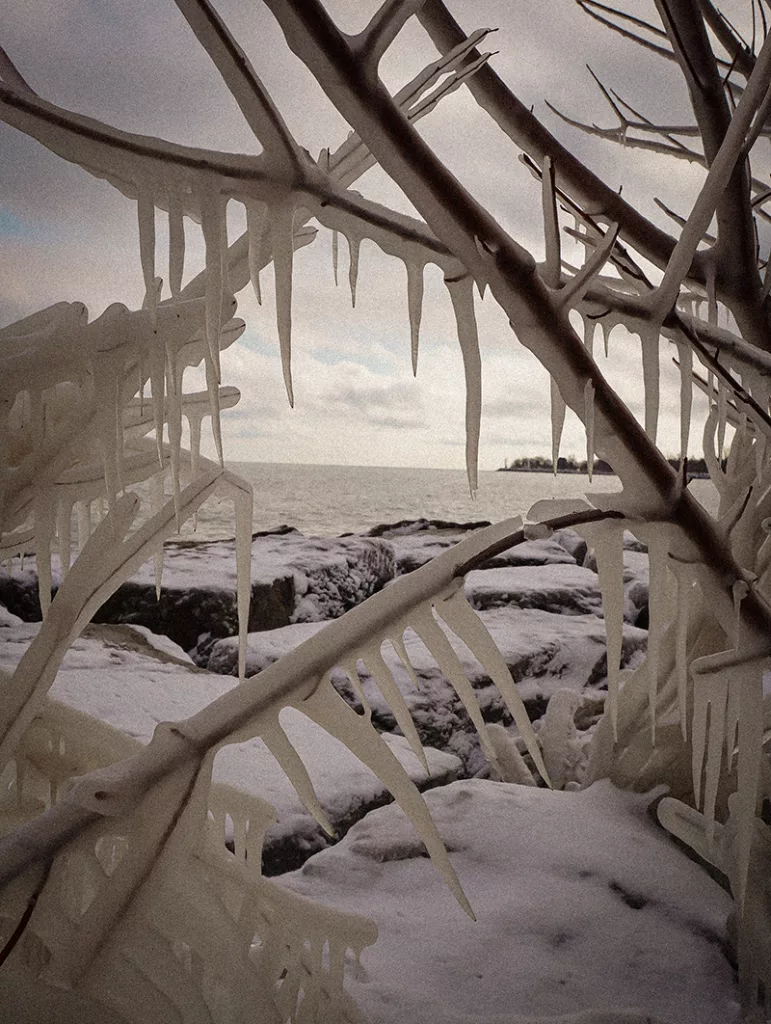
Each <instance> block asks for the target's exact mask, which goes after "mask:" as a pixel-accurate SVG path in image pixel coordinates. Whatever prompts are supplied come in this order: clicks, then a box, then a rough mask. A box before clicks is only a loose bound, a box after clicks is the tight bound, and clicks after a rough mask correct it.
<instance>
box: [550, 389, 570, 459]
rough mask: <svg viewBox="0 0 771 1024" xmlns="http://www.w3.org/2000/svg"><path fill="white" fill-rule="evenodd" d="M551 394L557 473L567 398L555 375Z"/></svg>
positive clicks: (553, 446)
mask: <svg viewBox="0 0 771 1024" xmlns="http://www.w3.org/2000/svg"><path fill="white" fill-rule="evenodd" d="M549 395H550V399H551V462H552V467H553V470H554V475H555V476H556V475H557V462H558V461H559V455H560V441H561V440H562V430H563V427H564V426H565V410H566V408H567V406H566V405H565V400H564V398H563V397H562V395H561V394H560V389H559V388H558V387H557V382H556V380H555V379H554V378H553V377H550V378H549Z"/></svg>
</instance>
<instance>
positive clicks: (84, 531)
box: [75, 501, 91, 551]
mask: <svg viewBox="0 0 771 1024" xmlns="http://www.w3.org/2000/svg"><path fill="white" fill-rule="evenodd" d="M75 508H76V514H77V523H78V551H82V550H83V548H84V546H85V543H86V541H87V540H88V538H89V537H90V536H91V502H90V501H79V502H77V503H76V505H75Z"/></svg>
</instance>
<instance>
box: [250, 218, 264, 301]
mask: <svg viewBox="0 0 771 1024" xmlns="http://www.w3.org/2000/svg"><path fill="white" fill-rule="evenodd" d="M267 214H268V208H267V206H266V205H265V203H260V204H259V206H254V205H252V204H251V203H247V205H246V231H247V234H248V238H249V277H250V279H251V282H252V288H253V289H254V296H255V298H256V299H257V302H258V303H259V305H262V286H261V285H260V270H261V269H262V236H263V233H264V231H265V223H266V221H267Z"/></svg>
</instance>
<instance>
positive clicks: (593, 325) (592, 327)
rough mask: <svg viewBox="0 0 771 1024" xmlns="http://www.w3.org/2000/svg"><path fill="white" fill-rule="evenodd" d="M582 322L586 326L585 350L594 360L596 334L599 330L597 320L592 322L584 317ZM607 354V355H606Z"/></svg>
mask: <svg viewBox="0 0 771 1024" xmlns="http://www.w3.org/2000/svg"><path fill="white" fill-rule="evenodd" d="M581 320H582V321H583V325H584V348H585V349H586V351H587V352H588V353H589V355H590V356H591V357H592V359H593V358H594V333H595V331H596V329H597V322H596V320H590V319H589V318H588V317H586V316H582V317H581ZM606 354H607V353H606Z"/></svg>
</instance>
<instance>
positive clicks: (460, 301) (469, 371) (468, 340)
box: [444, 273, 482, 495]
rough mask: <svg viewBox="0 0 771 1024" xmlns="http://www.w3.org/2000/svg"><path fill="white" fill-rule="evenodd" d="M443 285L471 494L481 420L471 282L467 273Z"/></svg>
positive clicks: (472, 283) (473, 485)
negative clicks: (462, 389) (459, 368)
mask: <svg viewBox="0 0 771 1024" xmlns="http://www.w3.org/2000/svg"><path fill="white" fill-rule="evenodd" d="M444 282H445V284H446V286H447V290H448V291H449V293H450V299H451V301H452V308H453V311H454V312H455V323H456V325H457V328H458V341H459V343H460V351H461V355H462V357H463V373H464V376H465V379H466V475H467V476H468V483H469V488H470V490H471V493H472V495H473V494H475V493H476V489H477V468H478V462H479V430H480V423H481V419H482V359H481V356H480V354H479V335H478V332H477V321H476V315H475V313H474V281H473V278H472V277H471V275H470V274H466V273H464V274H463V276H462V277H459V278H447V277H445V279H444Z"/></svg>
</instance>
